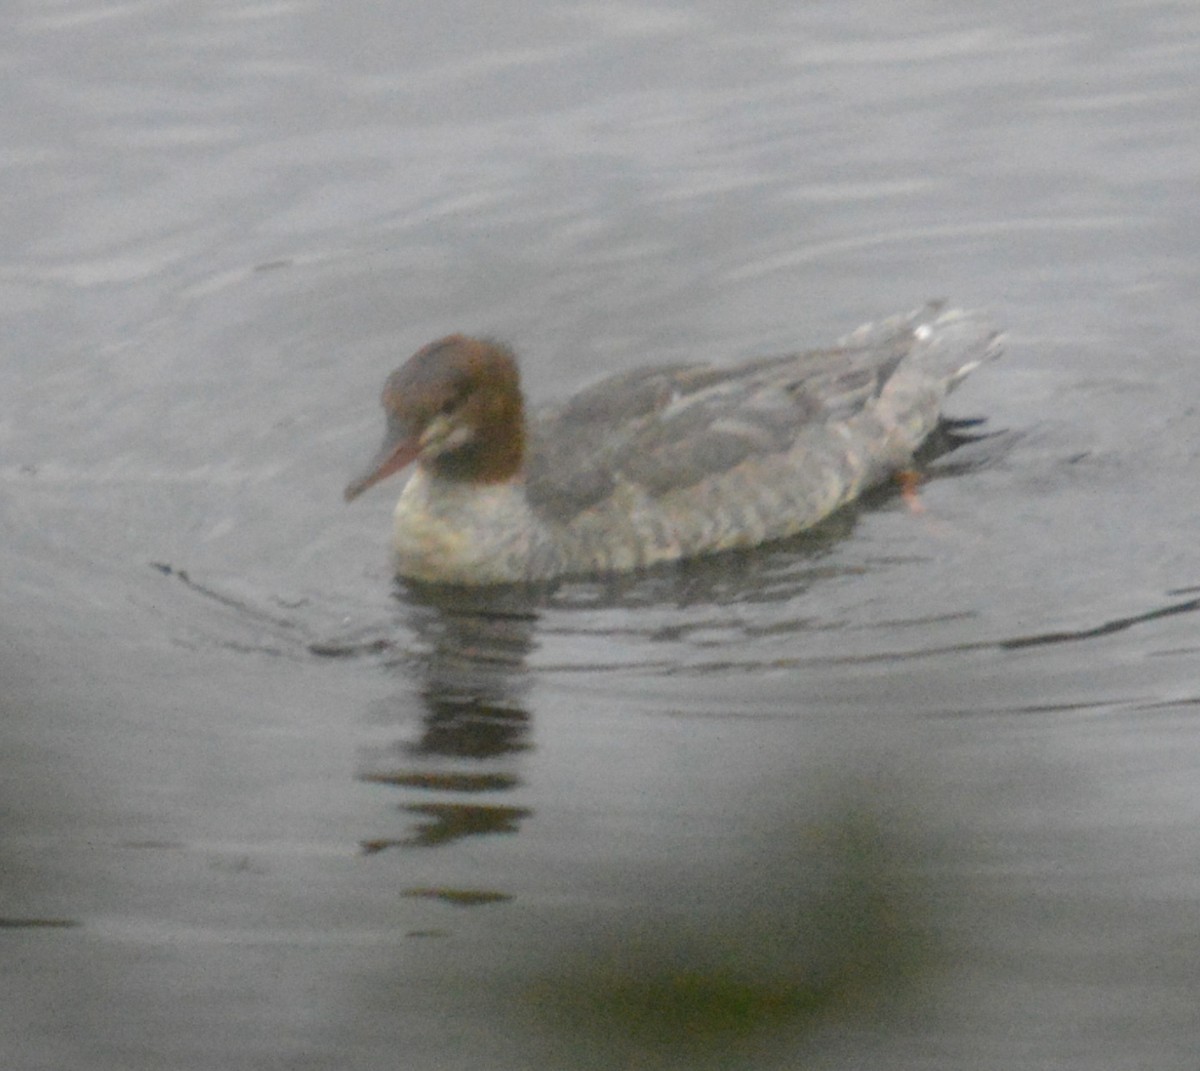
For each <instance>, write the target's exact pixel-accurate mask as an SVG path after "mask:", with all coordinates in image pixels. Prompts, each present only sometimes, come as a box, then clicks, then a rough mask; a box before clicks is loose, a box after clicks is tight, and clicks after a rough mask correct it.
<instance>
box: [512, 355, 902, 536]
mask: <svg viewBox="0 0 1200 1071" xmlns="http://www.w3.org/2000/svg"><path fill="white" fill-rule="evenodd" d="M908 348H909V346H908V345H907V344H906V340H905V339H904V338H893V339H890V340H889V341H888V343H887V344H883V345H881V344H880V343H879V340H873V344H871V345H870V346H866V347H861V346H854V345H847V346H843V347H838V348H836V349H831V350H819V351H813V352H809V353H801V354H792V355H788V356H784V357H773V358H766V359H762V360H758V361H754V362H751V363H750V364H745V365H740V366H738V367H736V368H732V369H730V368H721V367H716V366H712V365H677V366H674V367H665V368H652V369H639V370H637V371H634V372H629V373H625V374H622V375H618V376H614V377H612V378H611V379H606V380H604V381H602V382H600V383H597V384H596V385H595V386H593V387H591V388H589V389H587V390H585V391H583V392H582V393H580V394H578V395H576V396H575V397H574V398H572V399H571V400H570V401H568V402H566V403H565V404H563V405H562V406H559V407H556V408H554V409H549V410H545V411H543V412H541V413H539V414H538V416H537V418H536V419H535V420H534V421H533V422H532V427H531V443H530V446H531V449H530V457H529V468H528V474H527V480H528V487H527V490H528V494H529V498H530V501H531V503H532V504H533V505H534V507H535V509H542V510H545V511H547V512H549V513H550V514H551V515H553V516H555V518H556V519H558V520H560V521H569V520H570V518H571V517H572V516H574V515H576V514H578V513H580V512H582V511H583V510H586V509H588V508H589V507H590V506H592V505H595V504H596V503H597V502H599V501H601V500H602V499H604V498H605V497H607V496H608V495H609V494H611V492H612V490H613V488H614V487H615V486H616V485H617V483H618V482H631V483H634V484H637V485H640V486H641V487H643V488H644V489H645V490H646V491H647V492H648V493H649V494H651V495H662V494H665V493H666V492H668V491H671V490H680V489H683V488H687V487H691V486H693V485H694V484H697V483H699V482H700V481H702V480H705V479H708V478H710V477H713V476H717V475H720V474H721V473H723V472H725V471H727V470H729V469H732V468H733V467H734V466H736V465H738V464H740V463H741V462H742V461H744V460H746V458H748V457H750V456H751V455H769V454H776V453H785V452H786V451H787V450H788V449H789V448H790V447H791V445H792V444H793V442H794V441H795V439H796V437H797V436H798V435H799V434H800V433H801V431H802V430H804V429H805V428H807V427H810V426H812V425H813V424H816V423H822V424H823V423H832V422H836V421H839V420H844V419H847V418H849V417H851V416H853V415H854V414H855V413H857V412H859V411H860V410H861V409H862V408H863V407H864V406H865V405H866V404H867V403H868V402H869V401H870V400H871V399H872V398H875V397H877V396H878V394H879V391H880V390H881V389H882V387H883V385H884V384H885V383H886V382H887V380H888V378H889V377H890V376H891V375H892V373H893V372H894V370H895V369H896V367H897V366H898V365H899V363H900V362H901V360H902V359H903V358H904V356H905V354H906V353H907V352H908Z"/></svg>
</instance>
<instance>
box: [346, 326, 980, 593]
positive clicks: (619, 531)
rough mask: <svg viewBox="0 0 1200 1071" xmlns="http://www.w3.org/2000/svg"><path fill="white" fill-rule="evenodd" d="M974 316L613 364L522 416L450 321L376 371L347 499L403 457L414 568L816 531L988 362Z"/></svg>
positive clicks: (489, 570) (899, 460)
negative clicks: (379, 384)
mask: <svg viewBox="0 0 1200 1071" xmlns="http://www.w3.org/2000/svg"><path fill="white" fill-rule="evenodd" d="M1000 338H1001V335H1000V332H999V331H998V329H997V327H996V325H995V323H994V322H993V321H992V319H991V317H990V316H989V315H987V314H986V313H984V312H980V311H968V310H963V309H945V308H943V307H942V306H941V305H940V304H936V303H934V304H930V305H927V306H925V307H924V308H922V309H919V310H917V311H916V312H913V313H909V314H905V315H899V316H893V317H889V318H887V319H883V320H880V321H877V322H874V323H868V324H864V325H863V326H862V327H860V328H858V329H857V330H855V331H853V332H851V333H850V334H848V335H846V336H845V337H843V338H841V339H839V340H838V341H837V342H836V343H835V344H834V345H833V346H832V347H831V348H828V349H818V350H806V351H801V352H794V353H788V354H785V355H782V356H770V357H759V358H755V359H752V360H748V361H745V362H743V363H740V364H731V365H721V364H710V363H679V364H671V365H662V366H651V367H646V368H637V369H634V370H633V371H626V372H620V373H617V374H615V375H610V376H609V377H607V378H605V379H602V380H600V381H599V382H597V383H595V384H593V385H591V386H589V387H585V388H584V389H583V390H581V391H580V392H578V393H577V394H575V395H573V396H572V397H570V398H569V399H567V400H566V401H564V402H558V403H550V404H547V405H543V406H540V407H538V408H536V409H535V410H533V411H530V412H527V406H526V403H525V399H524V396H523V393H522V389H521V380H520V375H519V372H518V367H517V360H516V357H515V355H514V353H513V351H512V350H511V349H510V348H509V347H508V346H507V345H505V344H504V343H502V342H499V341H496V340H494V339H489V338H476V337H471V336H468V335H462V334H452V335H447V336H446V337H444V338H440V339H438V340H436V341H434V342H430V343H429V344H428V345H426V346H423V347H422V348H421V349H419V350H418V351H417V352H416V353H415V354H413V356H412V357H410V358H409V359H408V360H407V361H406V362H405V363H404V364H402V365H401V366H400V367H399V368H397V369H396V370H395V371H394V372H392V373H391V375H390V376H388V378H387V380H386V382H385V384H384V387H383V393H382V396H381V402H382V405H383V409H384V412H385V414H386V432H385V435H384V439H383V444H382V446H381V447H380V449H379V451H378V453H377V454H376V455H375V457H374V458H373V459H372V460H371V462H370V463H369V465H368V466H367V467H366V469H365V471H364V472H363V473H362V474H361V475H360V476H359V477H358V478H357V479H355V480H354V481H353V482H351V483H350V484H349V485H348V486H347V487H346V489H345V499H346V501H350V500H352V499H355V498H357V497H358V496H359V495H361V494H362V493H363V492H364V491H366V490H367V489H368V488H370V487H372V486H374V485H375V484H377V483H379V482H380V481H381V480H384V479H385V478H387V477H389V476H391V475H393V474H395V473H398V472H400V471H401V470H403V469H406V468H408V467H409V466H410V465H413V466H414V468H413V472H412V474H411V475H410V476H409V478H408V481H407V483H406V484H405V485H404V488H403V491H402V492H401V494H400V497H399V501H398V502H397V504H396V508H395V512H394V519H393V531H392V550H393V555H394V564H395V570H396V573H397V575H398V576H400V577H402V578H405V579H407V580H411V581H417V582H423V583H432V584H452V585H471V586H478V585H488V584H514V583H515V584H521V583H537V582H541V581H550V580H558V579H561V578H568V577H600V576H604V575H608V574H615V573H626V572H631V571H635V570H640V569H645V568H647V567H650V566H653V565H656V564H659V563H663V562H674V561H681V560H684V559H690V558H695V557H698V556H701V555H708V554H716V553H720V552H723V551H730V550H735V549H746V548H752V547H755V546H758V545H760V544H764V543H769V542H772V541H775V540H780V539H784V538H786V537H789V536H792V535H795V534H797V533H799V532H802V531H804V530H805V529H808V528H811V527H812V526H814V525H816V524H817V523H818V522H820V521H822V520H824V519H825V518H826V517H828V516H829V515H830V514H832V513H834V512H835V511H837V510H839V509H841V508H842V507H844V506H846V505H847V504H848V503H850V502H851V501H853V500H854V499H855V498H857V497H858V496H859V495H861V494H862V493H863V492H864V491H866V490H868V489H870V488H872V487H875V486H877V485H878V484H880V483H883V482H885V481H886V480H888V479H889V478H890V477H892V476H893V475H894V474H896V473H898V472H903V471H905V470H906V469H907V468H908V467H909V466H911V465H912V463H913V455H914V453H915V452H916V451H917V449H918V448H919V447H920V446H921V444H922V443H923V442H924V441H925V440H926V438H928V436H929V435H930V434H931V433H932V432H933V431H934V429H935V428H936V427H937V426H938V424H939V421H940V420H941V419H942V406H943V402H944V401H945V398H946V395H947V394H948V393H949V392H950V391H951V390H952V389H953V388H954V387H955V386H957V385H958V383H960V382H961V381H962V380H963V378H964V377H965V376H966V375H967V374H968V373H970V372H971V371H973V370H974V369H975V368H977V367H978V366H979V365H981V364H983V363H984V362H986V361H989V360H991V359H993V358H995V357H997V356H999V354H1000V351H1001V345H1000Z"/></svg>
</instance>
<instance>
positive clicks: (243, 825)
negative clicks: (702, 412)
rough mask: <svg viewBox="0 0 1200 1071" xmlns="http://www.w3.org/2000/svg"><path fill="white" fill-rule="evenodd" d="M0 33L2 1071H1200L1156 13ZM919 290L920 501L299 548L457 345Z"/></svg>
mask: <svg viewBox="0 0 1200 1071" xmlns="http://www.w3.org/2000/svg"><path fill="white" fill-rule="evenodd" d="M4 23H5V29H6V32H5V34H4V35H3V40H2V43H0V72H2V76H3V79H4V84H5V87H6V98H5V99H6V106H5V108H4V109H3V115H2V116H0V129H2V130H3V139H4V146H5V152H4V154H3V159H2V160H0V194H2V196H0V221H2V225H0V311H2V313H3V322H4V325H5V328H4V343H3V347H2V349H0V531H2V532H3V540H2V541H0V586H2V587H0V590H2V592H3V599H4V607H5V612H4V616H3V620H2V622H0V685H2V688H0V814H2V815H3V824H2V826H0V1007H2V1008H3V1022H2V1023H0V1065H3V1067H4V1068H6V1069H11V1071H35V1069H38V1071H40V1069H54V1071H74V1069H79V1071H141V1069H151V1068H162V1067H170V1068H173V1069H186V1071H191V1069H197V1071H203V1069H213V1071H217V1069H221V1071H229V1069H235V1071H236V1069H247V1071H250V1069H255V1071H257V1069H264V1068H280V1069H289V1071H301V1069H303V1071H312V1069H325V1068H330V1069H333V1068H337V1069H364V1071H371V1069H376V1068H403V1069H405V1071H425V1069H430V1071H434V1069H437V1071H445V1069H458V1068H462V1069H467V1068H471V1069H475V1068H487V1069H497V1071H508V1069H513V1071H521V1069H527V1068H533V1067H538V1068H547V1069H556V1068H562V1069H565V1071H574V1069H592V1068H596V1069H608V1068H621V1069H626V1068H639V1069H642V1068H659V1067H662V1068H689V1069H691V1068H707V1067H713V1068H730V1067H747V1068H754V1069H774V1068H788V1069H790V1068H797V1067H805V1068H822V1069H823V1068H829V1069H841V1068H865V1067H878V1068H888V1069H926V1068H930V1069H933V1068H937V1069H947V1071H950V1069H955V1071H958V1069H964V1068H970V1069H1008V1068H1013V1069H1016V1068H1020V1069H1023V1071H1024V1069H1033V1068H1038V1069H1060V1068H1062V1069H1066V1068H1071V1069H1075V1068H1078V1069H1080V1071H1084V1069H1086V1071H1098V1069H1118V1068H1120V1069H1126V1068H1155V1069H1158V1071H1162V1069H1172V1068H1180V1069H1185V1068H1186V1069H1188V1071H1194V1069H1195V1067H1196V1066H1197V1055H1196V1054H1197V1052H1198V1051H1200V991H1198V990H1200V986H1198V983H1197V979H1198V978H1200V974H1198V973H1197V963H1198V961H1200V925H1198V924H1197V920H1198V919H1200V869H1198V867H1197V859H1200V551H1198V550H1197V513H1198V509H1197V502H1200V475H1198V470H1200V358H1198V355H1197V346H1198V343H1197V340H1198V339H1200V301H1198V300H1197V294H1198V293H1200V213H1198V212H1197V189H1198V186H1197V182H1198V176H1200V78H1198V77H1197V72H1198V71H1200V5H1197V4H1189V3H1167V2H1158V3H1156V2H1144V3H1116V2H1100V3H1078V2H1074V3H1071V2H1068V3H1066V4H1060V5H1057V6H1054V7H1049V8H1048V7H1046V6H1045V5H1044V4H1032V3H1023V2H1014V3H1009V4H1005V5H1000V6H999V7H997V5H993V4H984V3H980V2H971V3H962V4H958V5H953V6H952V7H948V6H946V5H936V4H928V5H926V4H906V5H892V4H884V3H878V2H876V3H874V4H867V5H862V6H850V7H847V6H846V5H839V4H832V3H813V4H804V5H788V4H781V3H762V4H753V5H742V6H740V7H739V6H737V5H734V6H731V5H721V4H716V3H695V4H684V3H677V2H676V3H672V2H664V3H660V4H655V5H634V4H622V3H616V4H612V3H608V4H569V3H563V2H561V0H531V2H529V3H526V4H522V5H519V6H509V7H507V8H506V7H504V6H497V7H495V8H489V7H487V6H486V5H482V4H465V3H454V2H452V3H448V4H439V5H418V4H401V5H391V6H389V5H373V4H370V3H365V2H359V0H348V2H344V3H339V4H329V3H325V4H320V3H316V2H303V0H294V2H293V0H282V2H270V0H262V2H258V3H253V2H234V0H228V2H216V3H211V4H205V5H196V4H189V3H184V2H182V0H130V2H127V3H101V2H99V0H55V2H40V3H36V2H24V3H16V4H13V5H10V7H9V8H8V9H7V10H6V13H5V18H4ZM937 297H945V298H948V299H950V300H951V301H952V302H953V303H955V304H959V305H964V306H968V307H975V306H984V307H987V308H990V309H992V310H993V311H994V313H995V314H996V316H997V318H998V319H999V320H1001V322H1002V323H1003V324H1004V325H1005V326H1006V328H1007V332H1008V333H1007V340H1006V353H1005V357H1004V359H1003V360H1002V361H1000V362H998V363H996V364H993V365H991V366H989V367H987V368H985V369H983V370H981V371H980V372H978V373H977V374H976V375H975V376H974V377H972V379H971V380H970V381H969V382H968V383H966V384H965V385H964V386H963V388H962V389H961V391H959V392H958V393H957V394H956V395H955V396H954V398H953V399H952V403H951V406H950V412H951V413H952V414H953V415H955V416H960V417H986V418H987V424H986V426H985V430H987V431H989V432H992V433H994V434H991V435H990V436H989V437H986V438H982V439H979V440H978V441H975V442H972V443H970V444H968V445H966V446H963V447H962V448H960V449H958V450H956V451H954V452H953V453H950V454H947V455H945V456H943V457H941V458H939V459H938V460H936V461H933V462H932V463H931V464H930V465H929V467H928V473H927V475H928V479H927V481H926V482H925V483H924V485H923V487H922V491H921V505H922V509H921V511H920V512H914V511H913V510H911V509H910V508H909V507H908V506H907V505H906V504H905V503H904V501H903V500H902V499H901V498H900V497H899V496H898V495H897V494H895V493H891V492H882V493H879V494H876V495H873V496H872V497H871V498H870V499H869V500H868V501H867V502H865V503H863V504H862V505H861V506H858V507H856V508H854V509H853V510H850V511H847V512H845V513H843V514H841V515H839V516H837V517H835V518H833V519H832V520H831V521H830V522H828V523H827V524H826V525H824V526H823V527H822V528H820V529H819V530H818V531H816V532H813V533H811V534H809V535H807V536H805V537H803V538H800V539H797V540H794V541H791V542H789V543H785V544H782V545H777V546H772V547H769V548H763V549H762V550H760V551H759V552H756V553H753V554H746V555H738V556H726V557H721V558H717V559H714V560H710V561H706V562H700V563H693V564H690V565H686V566H682V567H679V568H673V569H666V570H661V571H655V572H653V573H650V574H648V575H645V576H639V577H633V578H626V579H624V580H621V581H615V582H609V583H586V582H581V583H571V584H565V585H562V586H561V587H559V588H558V589H556V590H554V591H551V592H547V593H541V594H537V595H534V594H531V593H525V594H522V593H506V594H501V595H495V594H493V595H489V596H487V597H482V598H481V597H479V596H470V595H464V594H461V593H459V594H455V593H451V592H444V591H442V592H439V591H427V590H418V589H414V588H410V587H408V586H406V585H403V584H396V583H395V582H394V581H393V580H392V578H391V576H390V573H389V567H388V559H387V550H386V545H387V539H388V532H389V520H390V512H391V508H392V504H393V501H394V495H395V493H396V491H397V490H398V484H395V485H393V486H391V487H385V488H381V489H378V490H377V491H375V492H373V493H372V494H370V495H369V496H367V497H365V498H364V499H363V500H362V501H361V502H359V503H355V505H354V506H353V507H349V508H347V507H345V506H344V505H343V504H342V502H341V497H340V496H341V488H342V486H343V485H344V484H345V483H346V481H347V480H348V479H349V478H350V476H351V475H353V474H354V473H355V472H356V471H357V470H358V468H359V467H360V466H361V464H362V463H363V462H364V461H365V459H366V458H367V457H368V456H369V455H370V453H371V452H372V451H373V450H374V448H375V446H376V444H377V440H378V436H379V434H380V432H381V429H382V421H381V417H380V412H379V409H378V406H377V401H376V399H377V394H378V390H379V387H380V385H381V383H382V381H383V378H384V376H385V375H386V374H387V372H388V371H390V370H391V368H392V367H394V366H395V365H396V364H398V363H399V362H400V361H401V360H402V359H403V358H405V357H406V356H407V355H408V354H410V353H411V352H412V351H413V350H415V349H416V348H417V347H419V346H420V345H422V344H424V343H425V342H427V341H429V340H430V339H432V338H435V337H437V336H439V335H442V334H445V333H447V332H449V331H452V330H463V331H470V332H481V333H490V334H494V335H497V336H499V337H502V338H504V339H507V340H508V341H510V342H511V343H512V344H513V345H514V346H515V347H516V348H517V349H518V350H519V352H520V353H521V354H522V361H523V370H524V375H525V379H526V383H527V389H528V392H529V394H530V395H531V396H532V397H533V398H534V399H535V400H541V399H547V398H551V397H554V396H560V395H563V394H566V393H568V392H570V391H572V390H573V389H575V388H577V387H579V386H581V385H583V384H585V383H587V382H589V381H591V380H594V379H595V378H597V377H598V376H599V375H601V374H603V373H607V372H612V371H617V370H619V369H622V368H628V367H633V366H636V365H641V364H646V363H658V362H669V361H677V360H681V359H712V360H730V361H732V360H736V359H741V358H745V357H748V356H751V355H754V354H760V353H769V352H780V351H786V350H788V349H794V348H802V347H806V346H812V345H820V344H825V343H828V342H830V341H832V340H833V339H834V338H835V337H837V336H838V335H840V334H843V333H845V332H847V331H849V330H851V329H853V328H854V327H855V326H857V325H858V324H859V323H862V322H864V321H867V320H871V319H875V318H878V317H880V316H884V315H889V314H892V313H896V312H900V311H904V310H907V309H911V308H914V307H916V306H918V305H920V304H922V303H923V302H924V301H926V300H927V299H929V298H937Z"/></svg>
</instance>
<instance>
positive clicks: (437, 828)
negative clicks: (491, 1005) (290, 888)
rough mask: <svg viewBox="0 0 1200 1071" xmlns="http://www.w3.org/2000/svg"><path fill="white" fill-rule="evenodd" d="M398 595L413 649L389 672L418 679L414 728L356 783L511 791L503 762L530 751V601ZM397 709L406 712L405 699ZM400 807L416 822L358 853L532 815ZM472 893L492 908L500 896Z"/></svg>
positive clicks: (461, 593) (451, 837) (507, 809)
mask: <svg viewBox="0 0 1200 1071" xmlns="http://www.w3.org/2000/svg"><path fill="white" fill-rule="evenodd" d="M398 594H399V597H400V599H401V600H402V605H403V607H404V613H405V617H406V623H407V625H408V627H409V628H410V629H411V630H412V632H413V634H414V635H415V637H416V643H415V645H414V649H413V650H412V651H410V652H408V653H407V655H406V657H405V658H404V659H403V661H402V662H398V663H396V667H397V668H398V669H399V670H401V671H402V672H403V674H404V677H405V679H406V680H407V681H411V680H412V678H413V676H414V675H415V676H416V677H417V678H418V680H419V688H418V695H419V697H420V701H421V706H422V709H421V722H420V730H419V732H418V733H417V735H416V736H415V737H414V738H411V739H405V740H401V741H397V742H396V743H395V744H394V745H392V746H391V747H389V748H387V749H386V750H384V751H383V752H382V753H381V754H378V755H376V756H374V757H373V758H372V759H371V761H370V763H369V765H368V767H367V768H366V769H364V770H362V771H361V772H360V774H359V778H360V780H363V781H368V782H371V783H373V784H382V785H391V786H394V787H395V788H397V789H399V790H401V791H412V790H416V791H419V792H422V793H446V794H464V793H465V794H470V795H472V796H478V795H479V794H482V793H490V792H513V791H516V790H517V789H519V788H520V785H521V779H520V776H519V774H518V773H517V772H516V771H515V770H514V769H512V768H511V767H510V766H509V765H507V763H508V762H509V761H510V760H511V759H512V758H513V757H514V756H516V755H518V754H520V753H521V752H523V751H525V750H526V749H528V748H529V747H530V746H531V744H530V741H529V733H530V719H529V713H528V711H527V710H526V709H525V706H524V696H525V694H526V692H527V690H528V687H529V679H528V673H527V670H526V667H525V660H526V658H527V656H528V655H529V653H530V651H532V650H533V647H534V630H535V627H536V624H537V615H536V613H535V612H534V601H533V598H534V596H533V595H532V594H531V593H528V592H521V591H517V590H504V589H493V590H488V591H479V592H472V591H466V590H459V589H453V588H437V587H426V586H416V585H404V584H402V585H400V588H399V591H398ZM403 702H404V704H405V707H407V705H408V704H409V703H411V699H409V698H407V697H406V698H405V699H404V701H403ZM402 713H407V710H405V711H403V712H402ZM400 810H401V811H402V813H404V814H405V815H409V816H412V817H413V818H414V820H415V824H414V825H413V826H412V827H411V828H410V830H409V831H408V832H406V833H405V834H404V835H401V836H397V837H382V838H376V839H372V840H368V841H363V842H362V849H363V851H364V852H365V853H367V854H375V853H378V852H381V851H384V850H386V849H390V848H433V847H440V846H443V845H447V844H451V843H454V842H455V841H458V840H461V839H462V838H464V837H478V836H487V835H495V834H501V833H504V834H512V833H516V832H518V830H519V829H520V825H521V822H522V820H524V819H525V818H527V817H529V815H530V814H531V813H532V812H530V811H529V810H528V809H526V808H523V807H520V806H513V805H511V804H505V805H499V804H489V803H480V802H477V801H472V802H470V803H466V802H462V801H460V800H446V801H444V802H443V801H440V800H439V801H437V802H431V801H428V800H422V801H418V802H407V801H406V802H404V803H402V804H401V806H400ZM471 895H472V896H476V897H480V896H481V897H485V898H487V899H488V901H489V902H492V901H494V900H495V899H496V898H497V897H500V896H501V895H502V894H499V893H493V892H490V891H489V892H479V891H472V892H471Z"/></svg>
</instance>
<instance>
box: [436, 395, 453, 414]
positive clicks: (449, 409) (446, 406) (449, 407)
mask: <svg viewBox="0 0 1200 1071" xmlns="http://www.w3.org/2000/svg"><path fill="white" fill-rule="evenodd" d="M457 408H458V399H457V398H455V397H454V396H453V395H452V396H451V397H449V398H447V399H446V400H445V401H444V402H442V408H441V409H439V410H438V412H440V413H441V414H442V416H449V415H450V414H451V413H453V412H454V410H455V409H457Z"/></svg>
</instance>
